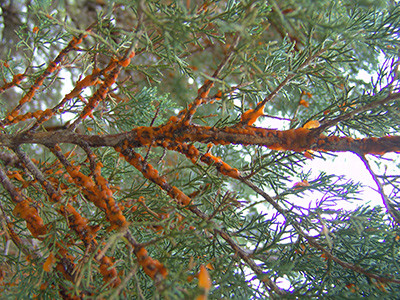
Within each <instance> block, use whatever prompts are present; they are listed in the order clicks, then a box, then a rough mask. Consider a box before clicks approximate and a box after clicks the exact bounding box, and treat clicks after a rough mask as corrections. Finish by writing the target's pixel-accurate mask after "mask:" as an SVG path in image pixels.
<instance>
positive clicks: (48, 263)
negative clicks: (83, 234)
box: [43, 252, 56, 272]
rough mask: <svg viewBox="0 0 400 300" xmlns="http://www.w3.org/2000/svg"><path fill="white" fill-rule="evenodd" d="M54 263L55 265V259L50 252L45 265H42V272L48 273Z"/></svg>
mask: <svg viewBox="0 0 400 300" xmlns="http://www.w3.org/2000/svg"><path fill="white" fill-rule="evenodd" d="M55 263H56V257H55V256H54V254H53V252H50V254H49V256H48V257H47V259H46V261H45V263H44V264H43V270H44V271H45V272H50V271H51V269H52V267H53V266H54V264H55Z"/></svg>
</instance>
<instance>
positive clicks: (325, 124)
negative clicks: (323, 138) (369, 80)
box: [315, 92, 400, 134]
mask: <svg viewBox="0 0 400 300" xmlns="http://www.w3.org/2000/svg"><path fill="white" fill-rule="evenodd" d="M398 99H400V92H397V93H393V94H389V95H388V96H387V97H385V98H383V99H381V100H378V101H374V102H371V103H369V104H366V105H364V106H362V107H359V108H356V109H354V110H352V111H351V112H349V113H347V114H343V115H340V116H339V117H337V118H335V119H333V120H327V121H324V122H321V126H320V127H318V128H317V129H316V130H315V134H319V133H322V132H323V131H324V130H325V129H327V128H329V127H332V126H334V125H336V124H337V123H339V122H343V121H346V120H349V119H352V118H354V117H355V116H356V115H357V114H360V113H362V112H364V111H367V110H371V109H373V108H375V107H377V106H379V105H384V104H386V103H388V102H390V101H393V100H398Z"/></svg>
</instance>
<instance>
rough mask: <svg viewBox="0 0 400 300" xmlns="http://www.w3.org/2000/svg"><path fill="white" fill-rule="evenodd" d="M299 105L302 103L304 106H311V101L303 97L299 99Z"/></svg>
mask: <svg viewBox="0 0 400 300" xmlns="http://www.w3.org/2000/svg"><path fill="white" fill-rule="evenodd" d="M299 105H302V106H304V107H309V106H310V103H309V102H308V101H306V100H304V99H301V100H300V101H299Z"/></svg>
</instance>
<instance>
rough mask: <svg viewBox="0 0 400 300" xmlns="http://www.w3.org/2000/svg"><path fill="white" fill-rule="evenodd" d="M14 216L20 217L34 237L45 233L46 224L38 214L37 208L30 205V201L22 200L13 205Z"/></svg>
mask: <svg viewBox="0 0 400 300" xmlns="http://www.w3.org/2000/svg"><path fill="white" fill-rule="evenodd" d="M13 214H14V216H16V217H17V218H22V219H24V220H25V222H26V226H27V227H28V229H29V231H30V232H31V233H32V235H33V236H34V237H35V238H39V237H40V236H41V235H44V234H45V233H46V231H47V230H46V226H45V225H44V223H43V219H42V218H41V217H40V216H39V213H38V211H37V209H36V208H35V207H34V206H32V205H31V203H30V201H28V200H23V201H21V202H19V203H17V205H16V206H15V207H14V210H13Z"/></svg>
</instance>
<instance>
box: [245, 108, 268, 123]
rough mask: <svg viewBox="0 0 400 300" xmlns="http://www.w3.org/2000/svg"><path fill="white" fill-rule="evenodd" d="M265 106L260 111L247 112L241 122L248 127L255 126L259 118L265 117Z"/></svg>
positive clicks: (251, 110)
mask: <svg viewBox="0 0 400 300" xmlns="http://www.w3.org/2000/svg"><path fill="white" fill-rule="evenodd" d="M264 106H265V104H264V105H262V106H261V107H260V108H259V109H257V110H254V109H249V110H247V111H245V112H244V113H243V114H242V116H241V122H242V123H244V124H247V125H248V126H251V125H253V124H254V123H255V122H256V121H257V119H258V118H259V117H261V116H262V115H264Z"/></svg>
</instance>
